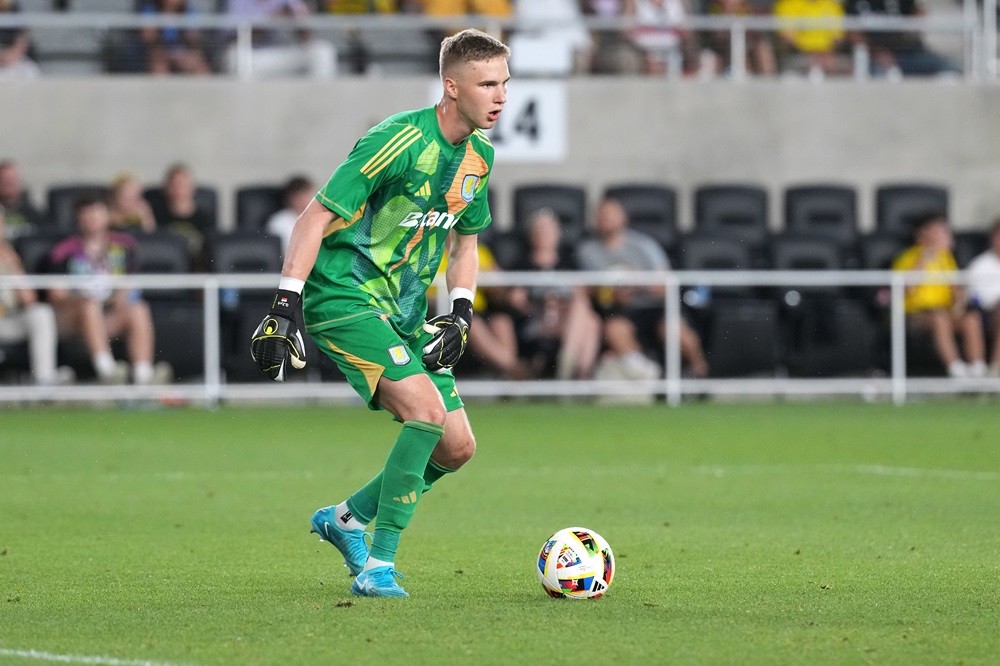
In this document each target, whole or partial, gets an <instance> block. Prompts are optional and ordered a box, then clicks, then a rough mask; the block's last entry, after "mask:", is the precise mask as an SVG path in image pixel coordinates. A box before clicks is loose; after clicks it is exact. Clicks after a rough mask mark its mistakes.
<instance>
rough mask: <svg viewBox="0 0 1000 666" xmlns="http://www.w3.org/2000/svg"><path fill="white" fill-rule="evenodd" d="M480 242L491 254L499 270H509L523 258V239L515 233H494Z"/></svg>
mask: <svg viewBox="0 0 1000 666" xmlns="http://www.w3.org/2000/svg"><path fill="white" fill-rule="evenodd" d="M481 242H483V243H485V244H486V245H487V246H488V247H489V248H490V251H491V252H493V258H494V259H496V260H497V264H498V265H499V266H500V268H503V269H506V270H511V269H512V268H514V266H516V265H517V264H518V263H520V261H521V260H522V259H523V257H524V237H523V236H522V235H521V234H520V233H518V232H516V231H495V232H493V233H491V234H490V236H489V238H487V239H484V240H481Z"/></svg>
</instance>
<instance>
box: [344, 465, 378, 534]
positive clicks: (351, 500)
mask: <svg viewBox="0 0 1000 666" xmlns="http://www.w3.org/2000/svg"><path fill="white" fill-rule="evenodd" d="M381 494H382V472H381V471H379V473H378V474H376V475H375V476H374V478H372V480H371V481H369V482H368V483H366V484H365V485H363V486H361V487H360V488H359V489H358V490H357V491H356V492H355V493H354V494H353V495H351V496H350V497H348V498H347V510H348V511H350V512H351V513H353V514H354V517H355V518H357V519H358V520H360V521H361V522H362V523H364V524H365V525H367V524H368V523H370V522H372V521H373V520H375V514H376V513H378V497H379V495H381Z"/></svg>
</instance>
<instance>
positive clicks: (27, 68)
mask: <svg viewBox="0 0 1000 666" xmlns="http://www.w3.org/2000/svg"><path fill="white" fill-rule="evenodd" d="M20 11H21V7H20V5H19V4H18V2H17V0H0V16H3V15H4V14H16V13H18V12H20ZM37 76H38V65H37V64H36V63H35V61H34V60H33V59H32V46H31V37H30V36H29V35H28V32H27V31H26V30H24V29H23V28H0V80H2V79H33V78H35V77H37Z"/></svg>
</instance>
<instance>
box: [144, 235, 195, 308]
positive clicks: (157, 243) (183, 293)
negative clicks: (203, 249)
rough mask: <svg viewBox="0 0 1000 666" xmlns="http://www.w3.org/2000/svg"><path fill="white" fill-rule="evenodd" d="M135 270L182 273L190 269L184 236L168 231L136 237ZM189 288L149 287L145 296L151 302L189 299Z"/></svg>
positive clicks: (189, 259)
mask: <svg viewBox="0 0 1000 666" xmlns="http://www.w3.org/2000/svg"><path fill="white" fill-rule="evenodd" d="M136 240H137V241H138V250H137V252H136V264H137V266H136V271H137V272H138V273H173V274H177V275H183V274H184V273H189V272H190V271H191V258H190V256H189V254H188V243H187V239H186V238H184V237H183V236H180V235H178V234H175V233H171V232H169V231H158V232H156V233H152V234H140V235H138V236H136ZM190 293H191V292H190V290H185V289H150V290H146V291H145V297H146V299H147V300H150V301H160V300H166V301H180V300H185V299H189V297H190Z"/></svg>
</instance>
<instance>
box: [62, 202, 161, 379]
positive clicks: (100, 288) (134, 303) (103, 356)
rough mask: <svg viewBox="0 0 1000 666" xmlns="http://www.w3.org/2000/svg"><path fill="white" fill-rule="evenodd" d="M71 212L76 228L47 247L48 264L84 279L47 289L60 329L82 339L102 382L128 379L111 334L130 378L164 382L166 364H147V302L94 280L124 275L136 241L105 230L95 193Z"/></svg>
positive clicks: (102, 206)
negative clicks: (123, 352)
mask: <svg viewBox="0 0 1000 666" xmlns="http://www.w3.org/2000/svg"><path fill="white" fill-rule="evenodd" d="M73 212H74V215H75V216H76V224H77V233H76V235H74V236H70V237H69V238H67V239H65V240H64V241H62V242H60V243H58V244H57V245H56V246H55V247H54V248H53V249H52V254H51V257H50V265H51V266H52V268H53V270H54V271H55V272H58V273H65V274H67V275H73V276H78V277H80V278H85V279H87V282H85V283H83V284H80V286H79V288H73V289H52V290H50V291H49V300H50V301H51V302H52V304H53V306H54V307H55V309H56V319H57V321H58V323H59V330H60V332H61V333H62V334H64V335H80V336H81V337H82V338H83V340H84V343H85V344H86V345H87V350H88V351H89V352H90V357H91V361H92V362H93V364H94V370H95V371H96V373H97V377H98V379H99V380H100V381H102V382H104V383H109V384H122V383H125V382H126V381H127V380H128V378H129V374H130V373H129V365H128V364H127V363H125V362H124V361H116V360H115V358H114V356H113V355H112V353H111V341H112V340H114V339H117V338H123V339H124V340H125V346H126V350H127V353H128V357H129V360H130V361H131V364H132V366H131V377H132V381H133V382H134V383H136V384H152V383H156V384H161V383H165V382H167V381H169V380H170V376H171V374H172V371H171V369H170V366H169V365H167V364H166V363H157V364H156V365H155V366H154V364H153V340H154V334H153V322H152V317H151V316H150V312H149V306H148V305H147V304H146V302H145V301H144V300H142V298H141V296H140V294H139V292H138V291H136V290H132V289H112V288H111V287H110V286H107V285H106V284H102V283H101V280H100V278H101V277H102V276H109V275H125V274H127V273H131V272H132V271H133V270H134V261H135V250H136V244H137V241H136V240H135V238H133V237H132V236H130V235H128V234H122V233H119V232H115V231H111V228H110V226H111V217H110V215H109V212H108V206H107V204H106V203H105V202H104V201H103V200H102V199H100V198H98V197H81V198H79V199H78V200H77V201H76V202H75V203H74V206H73ZM91 280H93V281H91Z"/></svg>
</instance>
